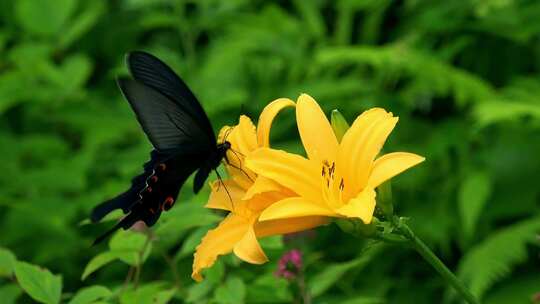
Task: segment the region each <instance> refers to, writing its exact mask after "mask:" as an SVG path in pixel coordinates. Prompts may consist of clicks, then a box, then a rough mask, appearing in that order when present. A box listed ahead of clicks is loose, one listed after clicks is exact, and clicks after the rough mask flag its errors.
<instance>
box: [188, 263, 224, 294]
mask: <svg viewBox="0 0 540 304" xmlns="http://www.w3.org/2000/svg"><path fill="white" fill-rule="evenodd" d="M224 274H225V267H224V266H223V262H222V261H221V260H217V261H216V263H215V264H214V266H212V267H210V268H209V269H208V270H206V271H205V274H204V275H205V279H204V281H202V282H201V283H195V284H193V285H191V286H190V287H189V289H188V293H187V298H186V302H199V301H201V300H202V299H204V298H205V296H206V295H208V294H209V293H210V292H211V291H212V290H213V289H214V287H215V286H216V285H217V283H218V282H220V281H221V279H222V278H223V275H224Z"/></svg>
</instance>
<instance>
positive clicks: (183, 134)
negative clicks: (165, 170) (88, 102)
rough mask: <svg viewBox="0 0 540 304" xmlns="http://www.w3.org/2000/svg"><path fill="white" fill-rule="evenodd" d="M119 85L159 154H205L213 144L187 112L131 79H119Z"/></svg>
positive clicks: (213, 147) (210, 149)
mask: <svg viewBox="0 0 540 304" xmlns="http://www.w3.org/2000/svg"><path fill="white" fill-rule="evenodd" d="M118 85H119V87H120V90H122V93H123V94H124V96H125V98H126V99H127V100H128V101H129V104H130V105H131V107H132V108H133V111H134V112H135V114H136V115H137V120H138V121H139V123H140V124H141V126H142V128H143V130H144V132H145V133H146V135H147V136H148V138H149V139H150V141H151V142H152V144H153V145H154V147H155V148H156V149H158V150H159V151H161V152H164V151H174V150H177V149H192V150H193V151H199V152H208V151H212V150H213V149H215V143H212V142H210V141H209V140H208V139H207V135H206V133H205V131H204V130H202V129H201V128H200V127H199V125H198V124H197V122H196V118H193V117H192V116H191V115H190V114H189V113H188V112H185V111H183V109H181V108H179V107H178V106H177V105H176V104H175V103H174V102H172V101H171V100H170V99H169V98H167V97H165V96H164V95H163V94H161V93H159V92H158V91H156V90H154V89H152V88H150V87H148V86H146V85H144V84H142V83H140V82H138V81H136V80H132V79H128V78H120V79H118Z"/></svg>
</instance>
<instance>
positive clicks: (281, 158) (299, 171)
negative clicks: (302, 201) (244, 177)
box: [246, 148, 321, 202]
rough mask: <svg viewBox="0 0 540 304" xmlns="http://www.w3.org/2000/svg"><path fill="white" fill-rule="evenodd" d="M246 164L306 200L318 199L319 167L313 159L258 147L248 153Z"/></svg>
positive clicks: (319, 193) (319, 190)
mask: <svg viewBox="0 0 540 304" xmlns="http://www.w3.org/2000/svg"><path fill="white" fill-rule="evenodd" d="M246 166H247V167H248V168H249V169H251V170H253V171H254V172H255V173H257V174H259V175H262V176H265V177H267V178H269V179H272V180H274V181H275V182H277V183H279V184H281V185H282V186H284V187H286V188H288V189H291V190H292V191H294V192H295V193H297V194H298V195H300V196H303V197H305V198H306V199H308V200H311V201H315V202H318V201H320V197H321V189H320V185H319V182H320V180H319V178H320V167H319V166H317V165H316V164H315V163H314V162H313V161H310V160H308V159H305V158H303V157H302V156H299V155H296V154H291V153H287V152H285V151H281V150H274V149H269V148H259V149H258V150H256V151H254V152H252V153H251V154H250V155H248V157H247V158H246Z"/></svg>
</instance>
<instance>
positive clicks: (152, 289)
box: [120, 282, 176, 304]
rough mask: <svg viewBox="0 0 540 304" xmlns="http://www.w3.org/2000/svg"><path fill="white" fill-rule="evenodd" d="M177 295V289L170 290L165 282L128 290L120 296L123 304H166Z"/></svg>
mask: <svg viewBox="0 0 540 304" xmlns="http://www.w3.org/2000/svg"><path fill="white" fill-rule="evenodd" d="M175 293H176V289H171V288H168V284H166V283H163V282H152V283H150V284H146V285H143V286H140V287H139V288H137V289H131V290H128V291H126V292H124V293H122V295H121V296H120V303H121V304H131V303H137V304H165V303H168V302H169V301H170V300H171V298H172V297H173V296H174V294H175Z"/></svg>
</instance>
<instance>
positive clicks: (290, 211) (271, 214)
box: [259, 197, 336, 221]
mask: <svg viewBox="0 0 540 304" xmlns="http://www.w3.org/2000/svg"><path fill="white" fill-rule="evenodd" d="M335 214H336V213H335V212H334V211H332V210H330V209H328V208H325V207H323V206H321V204H318V203H314V202H310V201H308V200H306V199H304V198H302V197H291V198H286V199H284V200H281V201H279V202H276V203H274V204H272V205H270V206H269V207H268V208H266V209H265V210H264V211H263V212H262V213H261V216H260V217H259V221H268V220H277V219H288V218H294V217H303V216H313V215H322V216H335Z"/></svg>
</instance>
